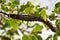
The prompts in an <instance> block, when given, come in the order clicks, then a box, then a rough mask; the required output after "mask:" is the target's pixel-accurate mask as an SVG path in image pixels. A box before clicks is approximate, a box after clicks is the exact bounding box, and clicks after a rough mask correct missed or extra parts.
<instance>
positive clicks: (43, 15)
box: [39, 8, 46, 21]
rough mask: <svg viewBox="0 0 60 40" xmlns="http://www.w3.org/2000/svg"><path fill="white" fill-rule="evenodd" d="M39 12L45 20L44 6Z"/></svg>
mask: <svg viewBox="0 0 60 40" xmlns="http://www.w3.org/2000/svg"><path fill="white" fill-rule="evenodd" d="M39 14H40V16H41V17H42V18H43V19H44V21H46V10H45V9H44V8H43V9H42V10H41V11H40V13H39Z"/></svg>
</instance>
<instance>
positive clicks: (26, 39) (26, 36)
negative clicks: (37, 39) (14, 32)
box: [22, 35, 32, 40]
mask: <svg viewBox="0 0 60 40" xmlns="http://www.w3.org/2000/svg"><path fill="white" fill-rule="evenodd" d="M22 40H32V38H31V36H29V35H23V37H22Z"/></svg>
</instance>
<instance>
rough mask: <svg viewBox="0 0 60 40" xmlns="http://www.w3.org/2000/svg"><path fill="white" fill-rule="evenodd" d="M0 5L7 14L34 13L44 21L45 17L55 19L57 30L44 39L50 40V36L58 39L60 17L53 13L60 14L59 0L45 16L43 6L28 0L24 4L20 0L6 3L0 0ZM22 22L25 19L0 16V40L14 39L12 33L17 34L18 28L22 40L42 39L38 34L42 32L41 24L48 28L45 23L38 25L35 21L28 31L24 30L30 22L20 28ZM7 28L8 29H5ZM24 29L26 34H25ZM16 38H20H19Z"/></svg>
mask: <svg viewBox="0 0 60 40" xmlns="http://www.w3.org/2000/svg"><path fill="white" fill-rule="evenodd" d="M0 7H1V9H2V11H4V12H6V13H7V14H8V13H9V14H17V15H19V14H21V15H22V14H27V15H35V16H39V17H41V18H42V19H43V20H44V21H45V22H46V21H47V19H49V20H50V21H54V20H56V22H55V24H56V29H57V31H56V32H55V34H54V36H52V35H50V36H48V38H47V39H46V40H49V39H50V40H52V38H53V40H58V39H57V38H58V36H60V19H59V18H58V19H56V17H57V16H56V15H55V14H60V2H57V3H56V4H55V7H54V10H53V12H52V13H51V14H50V15H49V16H47V13H46V8H45V7H42V8H40V5H34V4H33V3H32V2H30V1H28V2H27V3H26V4H22V5H20V0H9V2H8V3H7V0H0ZM22 12H23V13H22ZM37 21H38V20H37ZM23 23H24V24H25V23H26V21H23V20H18V19H13V18H10V17H7V18H6V17H5V15H4V16H2V17H1V19H0V25H2V26H1V27H0V30H4V32H3V33H2V34H1V35H2V36H0V37H1V39H2V40H6V39H7V40H10V39H11V40H12V39H14V34H17V35H19V32H17V30H18V29H19V30H20V31H21V33H22V34H23V37H22V40H43V38H42V37H41V36H40V35H38V34H42V29H43V28H44V27H43V25H44V26H45V28H47V29H48V30H49V29H50V28H48V26H47V25H46V24H43V25H40V24H38V23H35V24H34V25H33V26H31V27H32V28H33V29H32V31H31V33H30V32H27V31H26V29H28V28H30V25H28V24H30V23H29V22H28V23H26V24H27V25H28V26H29V27H27V28H26V29H24V28H20V26H21V25H22V24H23ZM27 25H26V26H27ZM7 28H9V29H8V30H7ZM6 30H7V31H6ZM25 31H26V33H27V35H26V34H25ZM4 33H6V35H4ZM3 35H4V36H3ZM18 40H20V38H19V39H18Z"/></svg>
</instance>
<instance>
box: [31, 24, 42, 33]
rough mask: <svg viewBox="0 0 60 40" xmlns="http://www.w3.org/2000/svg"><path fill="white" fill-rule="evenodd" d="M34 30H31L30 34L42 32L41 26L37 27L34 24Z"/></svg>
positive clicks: (37, 25)
mask: <svg viewBox="0 0 60 40" xmlns="http://www.w3.org/2000/svg"><path fill="white" fill-rule="evenodd" d="M34 27H35V28H34V29H33V31H32V32H34V33H35V32H41V30H42V28H43V26H41V25H39V24H38V23H36V24H35V25H34Z"/></svg>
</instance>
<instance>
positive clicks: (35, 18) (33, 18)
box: [0, 11, 56, 32]
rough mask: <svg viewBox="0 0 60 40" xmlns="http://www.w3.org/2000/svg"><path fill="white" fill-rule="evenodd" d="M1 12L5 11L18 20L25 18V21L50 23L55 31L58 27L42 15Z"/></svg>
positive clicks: (50, 26) (49, 25)
mask: <svg viewBox="0 0 60 40" xmlns="http://www.w3.org/2000/svg"><path fill="white" fill-rule="evenodd" d="M0 13H3V14H5V15H8V16H9V17H11V18H14V19H18V20H23V21H40V22H43V23H45V24H46V25H48V27H49V28H50V29H51V30H52V31H53V32H55V31H56V28H55V27H54V26H53V25H52V24H51V23H50V22H49V21H48V20H46V21H44V20H43V19H42V18H41V17H40V16H34V15H17V14H6V13H4V12H2V11H0Z"/></svg>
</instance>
